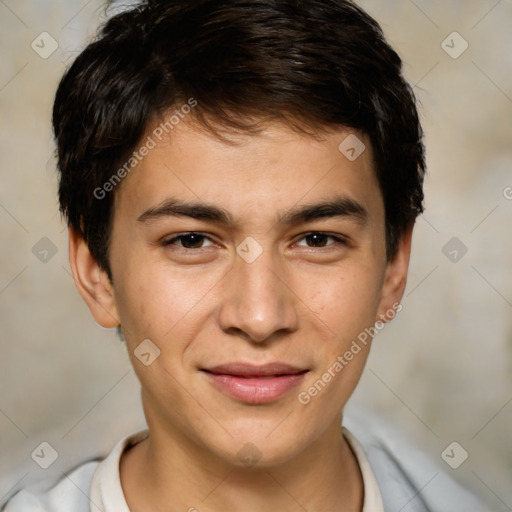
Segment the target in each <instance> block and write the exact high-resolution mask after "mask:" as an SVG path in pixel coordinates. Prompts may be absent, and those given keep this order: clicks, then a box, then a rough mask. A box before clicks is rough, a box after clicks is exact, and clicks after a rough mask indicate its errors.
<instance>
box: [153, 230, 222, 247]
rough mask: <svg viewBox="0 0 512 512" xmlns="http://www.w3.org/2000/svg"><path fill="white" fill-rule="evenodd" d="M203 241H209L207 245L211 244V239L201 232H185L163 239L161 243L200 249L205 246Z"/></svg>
mask: <svg viewBox="0 0 512 512" xmlns="http://www.w3.org/2000/svg"><path fill="white" fill-rule="evenodd" d="M205 242H209V245H213V244H212V243H211V241H210V240H209V239H208V238H207V237H206V236H205V235H202V234H201V233H185V234H183V235H180V236H177V237H174V238H172V239H171V240H167V241H165V242H164V243H163V245H166V246H168V245H177V246H178V247H183V248H184V249H202V248H203V247H205V245H204V244H205Z"/></svg>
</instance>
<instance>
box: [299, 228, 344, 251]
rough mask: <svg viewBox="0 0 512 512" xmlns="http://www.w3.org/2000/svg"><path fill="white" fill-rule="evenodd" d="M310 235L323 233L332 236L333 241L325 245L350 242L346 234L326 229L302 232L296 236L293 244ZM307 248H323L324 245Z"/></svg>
mask: <svg viewBox="0 0 512 512" xmlns="http://www.w3.org/2000/svg"><path fill="white" fill-rule="evenodd" d="M311 235H324V236H326V237H328V238H333V239H334V240H335V243H333V244H329V245H328V246H327V247H331V246H334V245H336V244H341V245H349V243H350V239H349V238H348V237H347V236H345V235H342V234H340V233H329V232H327V231H309V232H307V233H302V234H301V235H299V236H298V237H297V238H296V241H295V242H294V244H297V243H298V242H299V241H301V240H303V239H305V238H307V237H308V236H311ZM307 248H308V249H324V247H307Z"/></svg>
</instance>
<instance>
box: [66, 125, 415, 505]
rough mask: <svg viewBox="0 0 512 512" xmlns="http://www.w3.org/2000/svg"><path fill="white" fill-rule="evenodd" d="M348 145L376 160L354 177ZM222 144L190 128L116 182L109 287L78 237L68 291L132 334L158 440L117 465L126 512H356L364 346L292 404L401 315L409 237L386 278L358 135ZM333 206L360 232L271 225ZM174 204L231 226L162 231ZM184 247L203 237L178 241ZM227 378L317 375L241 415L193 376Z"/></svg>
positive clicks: (321, 221)
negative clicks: (256, 371) (146, 355)
mask: <svg viewBox="0 0 512 512" xmlns="http://www.w3.org/2000/svg"><path fill="white" fill-rule="evenodd" d="M152 128H153V127H152V126H150V127H149V131H148V133H151V129H152ZM351 133H354V134H356V135H357V136H358V137H359V138H360V139H361V140H362V141H363V142H364V143H365V145H366V150H365V151H364V152H363V154H362V155H361V156H360V157H359V158H357V159H356V160H355V161H353V162H351V161H349V160H348V159H347V158H346V157H345V156H344V155H343V154H342V153H340V151H339V150H338V146H339V144H340V143H341V142H342V141H343V140H344V139H345V138H346V137H347V136H348V135H349V134H351ZM146 136H147V135H146ZM230 137H231V142H230V143H227V142H226V141H221V140H219V139H218V138H216V137H214V136H213V135H212V134H209V133H206V132H205V131H204V130H201V129H200V128H199V127H198V126H197V125H195V124H194V123H193V122H192V121H190V120H188V119H187V120H185V121H182V122H181V123H180V124H179V125H178V126H176V127H175V129H174V130H173V131H172V138H170V137H168V138H167V139H166V140H164V141H162V142H160V143H159V144H158V145H157V147H156V148H154V149H152V150H151V151H150V152H149V154H148V155H147V156H146V157H145V158H144V160H143V161H142V162H141V163H140V164H138V166H137V167H136V169H134V170H133V171H132V172H131V173H130V174H129V175H128V176H127V177H126V178H125V179H124V180H123V182H122V184H121V185H120V186H119V187H118V190H116V196H115V208H114V220H113V228H112V237H111V245H110V253H109V258H110V259H109V261H110V264H111V270H112V276H113V280H112V282H110V281H109V280H108V278H107V275H106V274H105V272H103V271H102V270H101V269H100V268H99V266H98V264H97V262H96V261H95V259H94V258H93V257H92V256H91V254H90V252H89V250H88V247H87V245H86V244H85V243H84V241H83V239H82V238H81V237H80V236H79V235H78V234H77V233H75V232H74V231H72V230H71V231H70V261H71V267H72V271H73V275H74V278H75V282H76V285H77V287H78V289H79V291H80V293H81V295H82V297H83V298H84V299H85V301H86V302H87V304H88V306H89V308H90V310H91V312H92V314H93V316H94V318H95V319H96V321H97V322H98V323H99V324H100V325H101V326H103V327H115V326H116V325H119V323H121V324H122V326H123V332H124V335H125V338H126V344H127V348H128V352H129V354H130V357H131V359H132V364H133V366H134V369H135V372H136V374H137V376H138V378H139V380H140V383H141V390H142V391H141V394H142V403H143V407H144V412H145V415H146V420H147V423H148V427H149V430H150V437H149V438H148V439H147V440H146V441H143V442H141V443H139V444H137V445H136V446H135V447H134V448H132V449H130V450H129V451H127V452H125V453H124V455H123V457H122V459H121V465H120V474H121V483H122V486H123V490H124V493H125V496H126V499H127V503H128V505H129V507H130V510H132V511H133V512H144V511H152V512H159V511H164V510H165V511H166V512H169V511H175V510H176V511H178V510H180V511H185V510H189V509H191V507H195V508H196V509H197V510H198V511H199V512H203V511H225V510H230V511H244V512H252V511H261V510H283V511H299V510H300V511H303V510H308V511H311V512H313V511H315V512H316V511H318V512H320V511H332V510H340V511H346V512H356V511H360V510H361V508H362V505H363V503H362V497H363V484H362V478H361V474H360V472H359V467H358V464H357V461H356V459H355V457H354V455H353V453H352V451H351V449H350V447H349V446H348V444H347V442H346V440H345V439H344V438H343V436H342V435H341V429H340V424H341V421H342V410H343V407H344V405H345V403H346V402H347V400H348V398H349V397H350V395H351V394H352V392H353V390H354V388H355V386H356V384H357V382H358V380H359V378H360V376H361V373H362V371H363V368H364V364H365V362H366V359H367V355H368V350H369V346H370V344H368V345H367V346H366V347H364V346H362V350H361V352H360V353H358V354H357V355H355V356H354V358H353V359H352V360H351V361H350V362H349V364H347V365H346V366H345V367H344V368H343V370H342V371H341V372H339V373H338V374H336V377H335V378H333V379H332V380H331V382H329V384H328V385H327V386H326V387H325V388H324V389H322V391H321V392H319V393H318V395H317V396H315V397H312V398H311V401H310V402H309V403H308V404H306V405H304V404H301V403H300V402H299V400H298V398H297V396H298V393H299V392H301V391H304V390H307V389H308V388H309V387H310V386H311V385H312V384H313V383H314V382H315V381H317V380H318V379H320V378H321V376H322V374H323V373H324V372H325V371H326V370H327V369H328V368H329V367H332V365H333V363H334V362H335V361H336V360H337V357H338V356H339V355H342V354H344V353H345V352H346V351H347V350H348V349H349V347H350V346H351V343H352V341H353V340H354V339H356V338H357V336H358V334H359V333H361V332H362V331H364V329H365V328H367V327H370V326H373V325H374V323H375V322H376V321H377V320H382V318H383V316H385V315H386V313H387V312H389V311H390V310H392V309H393V304H395V305H396V303H398V302H399V301H400V300H401V297H402V295H403V292H404V288H405V284H406V276H407V269H408V262H409V254H410V243H411V235H412V229H410V230H408V231H407V233H406V235H405V236H404V237H403V239H402V241H401V243H400V245H399V249H398V252H397V255H396V257H395V258H394V259H393V260H392V261H390V262H388V261H386V241H385V230H384V206H383V200H382V196H381V193H380V189H379V186H378V183H377V179H376V176H375V172H374V170H373V163H372V155H371V145H370V142H369V140H368V139H367V138H366V137H365V136H364V135H363V134H361V133H357V132H355V131H354V130H348V129H345V128H339V129H337V130H335V131H332V132H329V133H328V134H327V135H323V136H322V137H321V138H313V137H310V136H307V135H303V134H298V133H296V132H293V131H292V130H291V129H290V128H288V127H287V126H285V125H282V124H279V123H269V124H267V126H266V128H265V130H264V131H263V132H262V133H261V134H259V135H253V136H248V135H243V134H231V136H230ZM143 140H144V139H143ZM338 197H343V198H345V199H347V198H348V199H350V200H351V201H353V202H355V203H357V204H358V205H360V206H361V207H362V209H364V211H365V212H366V216H365V218H364V219H363V218H361V216H359V215H355V214H353V213H350V212H345V213H346V214H345V215H337V216H332V217H323V218H317V219H314V220H308V221H304V220H303V221H301V222H299V223H297V224H293V225H290V224H286V223H282V222H280V221H279V216H283V215H284V213H285V212H289V211H291V210H294V209H295V210H296V209H298V208H301V207H303V206H305V205H308V206H311V205H315V204H319V203H324V202H326V201H332V200H333V199H334V198H338ZM169 198H174V199H179V200H180V201H183V202H191V203H199V204H202V205H205V204H207V205H213V206H216V207H218V208H222V209H224V210H226V211H227V212H229V214H230V215H231V216H232V220H233V224H232V225H229V226H228V225H224V224H222V223H218V222H212V221H210V220H204V219H193V218H190V217H187V216H176V215H157V216H155V215H154V213H155V209H156V208H158V207H159V206H161V205H162V204H163V203H164V202H165V201H167V200H169ZM145 212H146V216H145V217H144V219H142V220H141V219H140V217H141V216H143V214H144V213H145ZM148 212H149V213H148ZM151 212H152V213H153V215H151ZM191 231H193V232H199V233H201V234H203V235H205V236H206V237H207V238H204V239H201V238H197V237H196V238H195V239H190V238H188V239H183V238H181V239H176V237H177V236H179V235H182V234H183V233H188V232H191ZM312 232H313V233H317V232H319V233H323V234H326V236H317V237H311V236H308V235H309V234H310V233H312ZM331 236H335V237H339V238H340V239H341V240H342V241H343V242H344V243H342V242H338V241H337V239H335V238H331ZM246 237H252V238H254V239H255V240H256V241H257V242H258V244H259V245H260V247H261V249H262V251H263V252H262V254H261V255H260V256H259V257H258V258H257V259H256V260H255V261H254V262H252V263H247V262H246V261H244V259H243V258H241V257H240V256H239V255H238V254H237V252H236V249H237V247H238V246H239V245H240V244H241V242H242V241H244V240H245V239H246ZM164 242H166V243H167V244H165V243H164ZM191 242H192V243H191ZM145 339H150V340H152V342H153V343H154V344H155V345H156V346H157V347H158V348H159V349H160V356H159V357H158V358H157V359H155V360H154V362H153V363H152V364H151V365H149V366H145V365H143V364H142V363H141V362H140V361H139V360H138V359H137V358H136V357H135V356H134V350H135V349H136V348H137V346H138V345H139V344H140V343H141V341H142V340H145ZM234 361H243V362H250V363H253V364H257V365H260V364H265V363H267V362H273V361H279V362H285V363H288V364H293V365H295V366H297V367H300V368H305V369H308V370H309V371H308V373H307V374H306V375H305V377H304V379H303V382H302V383H301V384H300V386H299V387H298V388H294V389H293V390H292V391H290V392H289V393H287V394H286V395H285V396H283V397H281V398H280V399H278V400H276V401H274V402H271V403H267V404H247V403H243V402H240V401H238V400H235V399H234V398H231V397H229V396H227V395H225V394H223V393H222V392H221V391H219V390H217V389H216V388H214V387H213V386H212V385H211V384H210V382H209V379H208V378H207V376H206V375H205V374H204V372H202V371H200V368H204V367H208V366H209V367H211V366H214V365H218V364H224V363H228V362H234ZM356 435H357V433H356ZM247 443H252V445H254V447H256V450H257V452H258V454H259V456H260V459H259V460H258V461H257V463H256V464H255V465H254V466H251V467H247V466H246V465H244V463H243V462H242V461H241V460H240V458H239V457H238V455H237V454H238V451H239V450H240V449H242V448H243V447H244V446H245V445H246V444H247ZM252 445H251V446H252ZM253 449H254V448H253ZM192 510H193V509H192Z"/></svg>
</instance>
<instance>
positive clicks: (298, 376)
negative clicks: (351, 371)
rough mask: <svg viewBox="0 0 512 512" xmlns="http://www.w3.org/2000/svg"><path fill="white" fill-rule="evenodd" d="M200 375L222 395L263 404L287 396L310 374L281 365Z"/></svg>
mask: <svg viewBox="0 0 512 512" xmlns="http://www.w3.org/2000/svg"><path fill="white" fill-rule="evenodd" d="M202 371H203V372H204V374H205V375H206V376H207V379H208V381H209V382H210V384H212V385H213V387H214V388H215V389H217V390H218V391H221V392H222V393H223V394H225V395H227V396H229V397H231V398H234V399H235V400H237V401H239V402H243V403H247V404H265V403H269V402H274V401H276V400H278V399H279V398H281V397H283V396H285V395H286V394H287V393H289V392H290V391H291V390H292V389H293V388H294V387H296V386H298V385H299V384H300V383H301V382H302V380H303V378H304V375H305V374H306V373H307V372H308V371H309V370H308V369H303V368H298V367H295V366H291V365H289V364H283V363H269V364H265V365H263V366H255V365H250V364H245V363H230V364H224V365H219V366H214V367H211V368H203V369H202Z"/></svg>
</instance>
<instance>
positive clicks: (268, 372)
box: [203, 363, 308, 378]
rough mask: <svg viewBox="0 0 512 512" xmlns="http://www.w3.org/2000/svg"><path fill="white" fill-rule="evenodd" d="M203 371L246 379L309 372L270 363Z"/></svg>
mask: <svg viewBox="0 0 512 512" xmlns="http://www.w3.org/2000/svg"><path fill="white" fill-rule="evenodd" d="M203 370H204V371H206V372H209V373H214V374H217V375H232V376H234V377H245V378H251V377H253V378H263V377H278V376H281V375H297V374H300V373H305V372H307V371H308V370H307V369H303V368H297V367H295V366H291V365H289V364H283V363H268V364H265V365H263V366H255V365H250V364H245V363H230V364H223V365H219V366H214V367H212V368H204V369H203Z"/></svg>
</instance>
